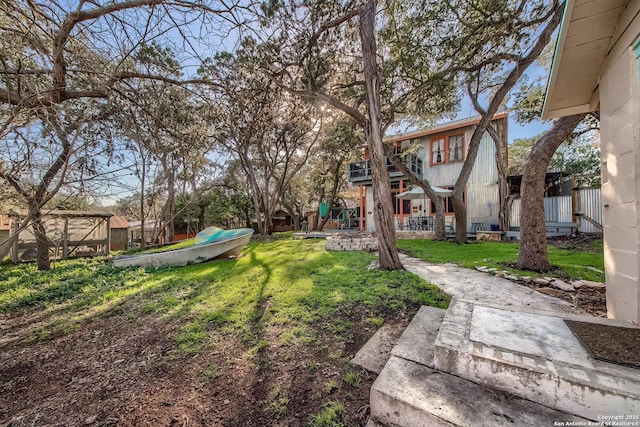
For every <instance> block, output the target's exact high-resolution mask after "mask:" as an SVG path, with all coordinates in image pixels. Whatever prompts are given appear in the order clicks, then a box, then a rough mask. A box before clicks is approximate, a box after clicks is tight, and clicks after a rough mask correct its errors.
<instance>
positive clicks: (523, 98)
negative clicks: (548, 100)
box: [512, 78, 545, 123]
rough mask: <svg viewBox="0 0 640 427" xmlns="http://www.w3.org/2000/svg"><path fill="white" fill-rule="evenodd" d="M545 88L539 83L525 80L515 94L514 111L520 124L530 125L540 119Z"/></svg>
mask: <svg viewBox="0 0 640 427" xmlns="http://www.w3.org/2000/svg"><path fill="white" fill-rule="evenodd" d="M544 95H545V88H544V86H543V85H542V83H541V82H539V81H534V82H531V83H530V82H529V81H528V80H527V79H525V78H523V80H522V82H521V83H520V87H519V88H518V90H517V91H516V92H515V93H514V101H513V107H512V108H513V110H514V111H515V119H516V121H517V122H519V123H530V122H532V121H534V120H538V119H540V116H541V115H542V107H543V106H544Z"/></svg>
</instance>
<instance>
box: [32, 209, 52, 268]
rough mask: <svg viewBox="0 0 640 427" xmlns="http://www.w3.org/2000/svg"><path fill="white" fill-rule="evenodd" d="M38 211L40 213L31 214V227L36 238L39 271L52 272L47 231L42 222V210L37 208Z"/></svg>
mask: <svg viewBox="0 0 640 427" xmlns="http://www.w3.org/2000/svg"><path fill="white" fill-rule="evenodd" d="M36 209H38V212H31V213H32V216H33V221H32V222H31V226H32V227H33V234H34V236H35V238H36V252H37V255H36V264H37V265H38V270H50V269H51V260H50V259H49V239H48V238H47V230H46V228H45V227H44V224H43V222H42V215H41V213H40V208H39V207H36Z"/></svg>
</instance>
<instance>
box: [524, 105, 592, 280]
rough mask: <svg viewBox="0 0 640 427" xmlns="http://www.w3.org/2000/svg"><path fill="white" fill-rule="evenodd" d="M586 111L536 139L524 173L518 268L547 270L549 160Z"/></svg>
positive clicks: (571, 117)
mask: <svg viewBox="0 0 640 427" xmlns="http://www.w3.org/2000/svg"><path fill="white" fill-rule="evenodd" d="M585 116H586V114H576V115H574V116H567V117H561V118H559V119H558V120H556V121H555V123H554V124H553V127H552V128H551V129H550V130H549V131H548V132H547V133H545V134H544V135H543V136H542V138H540V139H539V140H538V142H536V144H535V145H534V146H533V148H532V149H531V153H530V154H529V157H528V158H527V163H526V165H525V167H524V172H523V174H522V187H521V194H522V199H521V202H520V206H521V207H522V208H521V209H520V212H521V213H520V252H519V254H518V268H520V269H523V270H534V271H547V270H549V260H548V258H547V228H546V224H545V219H544V182H545V176H546V174H547V168H548V167H549V162H550V161H551V158H552V157H553V154H554V153H555V152H556V150H557V149H558V147H559V146H560V144H562V143H563V142H564V141H565V140H566V139H567V138H568V137H569V136H570V135H571V133H572V132H573V130H574V129H575V127H576V126H577V125H578V123H580V122H581V121H582V120H583V119H584V117H585Z"/></svg>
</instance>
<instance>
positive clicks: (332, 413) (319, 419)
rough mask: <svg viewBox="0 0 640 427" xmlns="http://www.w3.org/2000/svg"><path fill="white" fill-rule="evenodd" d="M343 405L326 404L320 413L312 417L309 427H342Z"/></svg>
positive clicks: (337, 403) (335, 403) (338, 403)
mask: <svg viewBox="0 0 640 427" xmlns="http://www.w3.org/2000/svg"><path fill="white" fill-rule="evenodd" d="M343 419H344V404H342V403H340V402H328V403H326V404H325V405H324V408H323V409H322V411H320V412H318V413H317V414H316V415H314V416H313V418H312V419H311V422H309V427H344V421H343Z"/></svg>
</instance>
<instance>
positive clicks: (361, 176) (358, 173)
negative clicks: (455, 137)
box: [349, 155, 423, 182]
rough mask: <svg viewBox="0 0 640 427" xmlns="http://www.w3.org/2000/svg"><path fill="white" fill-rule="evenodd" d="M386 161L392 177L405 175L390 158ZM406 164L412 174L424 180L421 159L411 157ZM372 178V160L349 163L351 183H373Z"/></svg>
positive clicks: (386, 158)
mask: <svg viewBox="0 0 640 427" xmlns="http://www.w3.org/2000/svg"><path fill="white" fill-rule="evenodd" d="M385 160H386V162H387V172H388V173H389V176H390V177H392V178H393V177H398V176H403V175H404V174H403V173H402V172H400V171H399V170H398V168H396V167H395V165H394V164H393V163H392V162H391V160H389V158H388V157H385ZM405 164H406V165H407V167H408V168H409V169H411V172H413V173H414V174H415V175H417V176H418V177H420V178H422V164H423V163H422V160H421V159H420V158H418V157H417V156H415V155H411V156H410V157H409V158H408V159H407V160H406V162H405ZM372 177H373V176H372V173H371V161H370V160H361V161H359V162H355V163H349V182H362V181H371V179H372Z"/></svg>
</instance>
